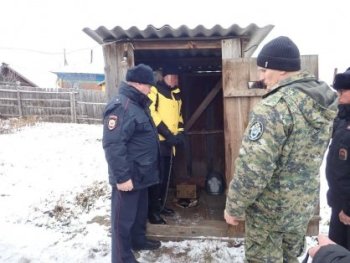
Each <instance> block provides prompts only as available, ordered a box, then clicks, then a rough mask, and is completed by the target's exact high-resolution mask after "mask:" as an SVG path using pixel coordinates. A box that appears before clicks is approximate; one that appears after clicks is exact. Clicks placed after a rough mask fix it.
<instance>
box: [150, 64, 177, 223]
mask: <svg viewBox="0 0 350 263" xmlns="http://www.w3.org/2000/svg"><path fill="white" fill-rule="evenodd" d="M162 75H163V79H162V80H161V81H159V82H158V83H157V87H152V88H151V92H150V94H149V95H148V96H149V98H150V99H151V100H152V104H151V105H150V111H151V115H152V118H153V121H154V123H155V125H156V127H157V130H158V134H159V141H160V184H158V185H154V186H152V187H150V188H149V213H148V219H149V222H150V223H151V224H166V221H165V220H164V219H163V218H162V217H161V215H160V214H163V215H173V214H174V210H172V209H170V208H167V207H165V202H166V195H167V190H168V184H169V177H170V173H171V163H172V158H173V155H174V153H175V148H174V147H175V146H176V145H179V144H181V143H182V142H183V131H184V126H183V118H182V114H181V105H182V101H181V97H180V89H179V88H178V84H179V76H178V69H177V68H176V67H175V66H172V65H167V66H165V67H164V68H163V69H162Z"/></svg>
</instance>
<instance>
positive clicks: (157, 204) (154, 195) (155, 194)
mask: <svg viewBox="0 0 350 263" xmlns="http://www.w3.org/2000/svg"><path fill="white" fill-rule="evenodd" d="M170 161H171V157H170V156H161V157H160V173H159V177H160V183H159V184H156V185H153V186H151V187H149V189H148V196H149V208H148V210H149V213H158V214H159V213H160V210H161V208H162V205H163V203H164V202H165V201H166V200H165V198H166V194H167V192H166V191H167V185H168V182H169V170H170V168H171V167H170Z"/></svg>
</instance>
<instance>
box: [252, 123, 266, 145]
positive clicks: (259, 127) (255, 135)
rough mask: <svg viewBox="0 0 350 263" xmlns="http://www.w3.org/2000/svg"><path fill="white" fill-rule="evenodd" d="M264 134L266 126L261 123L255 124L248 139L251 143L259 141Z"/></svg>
mask: <svg viewBox="0 0 350 263" xmlns="http://www.w3.org/2000/svg"><path fill="white" fill-rule="evenodd" d="M263 133H264V125H263V124H262V123H261V122H260V121H256V122H254V123H253V124H252V125H251V126H250V129H249V135H248V138H249V140H251V141H256V140H259V139H260V137H261V136H262V135H263Z"/></svg>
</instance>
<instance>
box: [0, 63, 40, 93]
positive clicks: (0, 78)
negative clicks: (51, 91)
mask: <svg viewBox="0 0 350 263" xmlns="http://www.w3.org/2000/svg"><path fill="white" fill-rule="evenodd" d="M0 83H4V84H11V83H13V84H18V85H20V86H28V87H38V85H36V84H35V83H34V82H32V81H31V80H29V79H27V78H26V77H24V76H23V75H22V74H20V73H19V72H17V71H16V70H14V69H13V68H11V67H10V66H9V65H8V64H6V63H4V62H3V63H2V64H1V66H0Z"/></svg>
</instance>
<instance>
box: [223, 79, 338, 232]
mask: <svg viewBox="0 0 350 263" xmlns="http://www.w3.org/2000/svg"><path fill="white" fill-rule="evenodd" d="M336 104H337V99H336V93H335V92H333V91H332V90H331V89H330V88H329V87H328V85H327V84H326V83H324V82H320V81H317V80H316V79H315V77H314V76H312V75H310V74H308V73H307V72H301V73H299V74H297V75H295V76H293V77H290V78H287V79H285V80H283V81H281V82H280V83H279V84H278V86H276V87H275V89H274V90H273V91H272V92H270V93H268V94H267V95H265V96H264V98H263V99H262V100H261V101H260V103H258V104H257V105H256V106H255V107H254V109H253V111H252V112H251V113H250V119H249V124H248V127H247V129H246V131H245V133H244V135H243V141H242V146H241V148H240V151H239V156H238V158H237V159H236V162H235V173H234V176H233V179H232V181H231V183H230V186H229V191H228V194H227V200H226V212H227V213H228V214H229V215H232V216H236V217H241V218H242V217H244V216H245V214H247V215H248V214H251V215H254V216H258V217H260V218H261V219H262V220H264V221H265V220H266V221H268V222H271V223H272V222H273V223H272V224H273V225H275V226H277V227H278V229H281V227H283V226H284V225H285V226H286V225H287V224H286V223H287V222H290V220H293V219H294V218H295V219H297V218H301V221H299V223H300V224H305V223H306V224H307V222H308V221H309V219H310V218H311V216H312V214H313V211H314V208H315V206H316V204H317V200H318V195H319V167H320V165H321V163H322V159H323V155H324V153H325V150H326V149H327V146H328V143H329V140H330V137H331V134H332V133H331V131H332V120H333V119H334V117H335V116H336V108H337V106H336ZM286 218H287V219H288V220H285V219H286Z"/></svg>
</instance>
